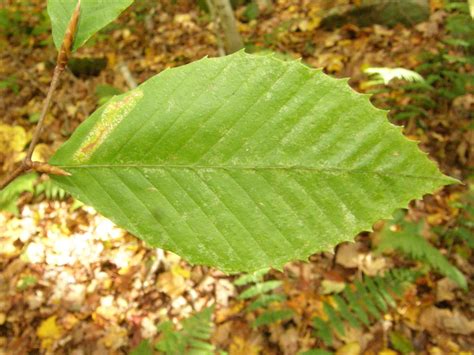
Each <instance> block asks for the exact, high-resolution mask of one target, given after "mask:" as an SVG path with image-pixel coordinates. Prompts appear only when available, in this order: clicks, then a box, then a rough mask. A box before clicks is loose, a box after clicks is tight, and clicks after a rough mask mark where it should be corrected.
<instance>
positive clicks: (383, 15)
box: [321, 0, 430, 29]
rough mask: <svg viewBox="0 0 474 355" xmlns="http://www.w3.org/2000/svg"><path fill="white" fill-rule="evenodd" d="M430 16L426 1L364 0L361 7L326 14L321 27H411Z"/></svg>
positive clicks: (340, 9)
mask: <svg viewBox="0 0 474 355" xmlns="http://www.w3.org/2000/svg"><path fill="white" fill-rule="evenodd" d="M429 15H430V8H429V4H428V0H365V1H362V4H361V5H358V6H356V5H348V6H338V7H335V8H333V9H331V10H330V11H328V12H327V14H326V15H325V17H324V19H323V21H322V23H321V26H322V27H323V28H325V29H334V28H337V27H340V26H343V25H345V24H347V23H353V24H356V25H358V26H360V27H365V26H371V25H375V24H379V25H384V26H388V27H393V26H395V25H396V24H399V23H400V24H403V25H405V26H413V25H414V24H417V23H419V22H422V21H426V20H427V19H428V17H429Z"/></svg>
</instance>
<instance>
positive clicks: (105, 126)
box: [74, 88, 143, 163]
mask: <svg viewBox="0 0 474 355" xmlns="http://www.w3.org/2000/svg"><path fill="white" fill-rule="evenodd" d="M142 97H143V91H142V90H141V89H138V88H137V89H135V90H132V91H130V93H128V95H126V96H125V97H123V98H122V99H121V100H119V101H112V102H110V103H109V104H108V105H107V107H106V108H105V109H104V111H103V112H102V115H101V117H100V119H99V120H98V121H97V123H96V124H95V126H94V127H93V128H92V129H91V131H90V132H89V134H88V136H87V137H86V138H85V140H84V142H83V143H82V144H81V146H80V147H79V149H78V150H77V151H76V153H75V154H74V160H75V161H76V162H78V163H84V162H85V161H87V160H89V158H90V157H91V156H92V154H93V153H94V152H95V151H96V150H97V148H98V147H99V146H100V145H101V144H102V143H103V142H104V141H105V140H106V139H107V137H108V136H109V135H110V133H111V132H112V131H113V130H114V128H115V127H117V126H118V124H119V123H120V122H121V121H122V120H123V119H124V118H125V117H126V116H127V115H128V114H129V113H130V112H131V111H132V110H133V108H134V107H135V106H136V104H137V103H138V101H140V99H141V98H142Z"/></svg>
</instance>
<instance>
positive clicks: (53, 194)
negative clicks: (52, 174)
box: [35, 178, 69, 200]
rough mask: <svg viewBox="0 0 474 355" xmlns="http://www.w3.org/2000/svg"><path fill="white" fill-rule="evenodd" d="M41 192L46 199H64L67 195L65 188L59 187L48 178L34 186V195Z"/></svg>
mask: <svg viewBox="0 0 474 355" xmlns="http://www.w3.org/2000/svg"><path fill="white" fill-rule="evenodd" d="M41 194H44V196H45V197H46V198H47V199H48V200H64V199H65V198H66V197H67V196H69V195H68V193H67V192H66V191H65V190H63V189H62V188H60V187H59V186H58V185H57V184H55V183H54V182H53V180H51V179H49V178H48V179H46V180H44V181H41V182H40V183H39V184H38V185H36V186H35V195H36V196H39V195H41Z"/></svg>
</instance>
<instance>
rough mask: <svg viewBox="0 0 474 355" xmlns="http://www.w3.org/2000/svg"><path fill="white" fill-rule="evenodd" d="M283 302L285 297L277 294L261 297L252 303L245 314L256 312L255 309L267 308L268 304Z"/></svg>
mask: <svg viewBox="0 0 474 355" xmlns="http://www.w3.org/2000/svg"><path fill="white" fill-rule="evenodd" d="M285 300H286V296H285V295H278V294H270V295H262V296H261V297H259V298H258V299H256V300H255V301H253V302H252V303H251V304H250V305H249V306H248V307H247V308H246V312H253V311H256V310H257V309H261V308H264V307H267V306H268V305H269V304H270V303H273V302H283V301H285Z"/></svg>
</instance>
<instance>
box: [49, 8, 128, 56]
mask: <svg viewBox="0 0 474 355" xmlns="http://www.w3.org/2000/svg"><path fill="white" fill-rule="evenodd" d="M132 2H133V0H81V14H80V17H79V23H78V25H77V30H76V35H75V37H74V45H73V48H72V50H73V51H75V50H76V49H78V48H79V47H82V45H83V44H84V43H86V41H87V40H88V39H89V38H90V37H91V36H92V35H93V34H94V33H96V32H98V31H100V30H101V29H102V28H104V27H105V26H107V25H108V24H109V23H110V22H112V21H113V20H115V19H116V18H117V17H118V16H119V15H120V13H121V12H122V11H123V10H125V9H126V8H127V7H129V6H130V5H131V4H132ZM76 4H77V0H48V14H49V17H50V18H51V27H52V29H53V40H54V44H55V46H56V48H57V49H58V50H59V48H61V44H62V43H63V38H64V33H65V32H66V29H67V26H68V24H69V20H70V19H71V16H72V13H73V12H74V9H75V7H76Z"/></svg>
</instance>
